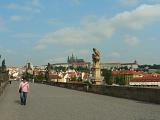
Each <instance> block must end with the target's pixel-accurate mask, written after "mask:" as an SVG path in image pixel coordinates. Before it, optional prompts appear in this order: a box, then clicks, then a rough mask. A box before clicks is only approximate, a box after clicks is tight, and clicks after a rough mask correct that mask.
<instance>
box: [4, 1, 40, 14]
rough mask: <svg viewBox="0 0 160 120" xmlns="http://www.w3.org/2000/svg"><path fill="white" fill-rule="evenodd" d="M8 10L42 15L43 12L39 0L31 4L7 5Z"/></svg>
mask: <svg viewBox="0 0 160 120" xmlns="http://www.w3.org/2000/svg"><path fill="white" fill-rule="evenodd" d="M7 8H8V9H11V10H20V11H24V12H32V13H40V12H41V7H40V3H39V0H31V2H30V3H28V4H15V3H10V4H8V5H7Z"/></svg>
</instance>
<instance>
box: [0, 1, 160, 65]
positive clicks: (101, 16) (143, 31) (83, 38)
mask: <svg viewBox="0 0 160 120" xmlns="http://www.w3.org/2000/svg"><path fill="white" fill-rule="evenodd" d="M159 46H160V0H0V54H1V55H2V58H1V61H2V59H3V58H5V59H6V64H7V65H24V64H26V62H28V61H31V62H32V64H33V65H43V64H47V63H48V62H50V63H59V62H66V61H67V56H69V55H71V54H72V53H73V54H74V55H76V56H77V57H78V58H83V59H84V60H85V61H89V62H92V58H91V54H92V48H93V47H95V48H97V49H98V50H99V51H100V52H101V62H133V61H134V60H137V61H138V63H139V64H160V53H159V51H160V50H159V48H160V47H159Z"/></svg>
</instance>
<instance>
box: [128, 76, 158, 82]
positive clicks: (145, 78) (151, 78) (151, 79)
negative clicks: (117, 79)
mask: <svg viewBox="0 0 160 120" xmlns="http://www.w3.org/2000/svg"><path fill="white" fill-rule="evenodd" d="M130 82H160V74H145V75H144V76H143V77H139V78H133V79H132V80H130Z"/></svg>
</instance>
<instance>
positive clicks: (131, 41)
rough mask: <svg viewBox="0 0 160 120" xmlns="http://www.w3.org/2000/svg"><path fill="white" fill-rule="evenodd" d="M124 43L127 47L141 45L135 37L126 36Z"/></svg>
mask: <svg viewBox="0 0 160 120" xmlns="http://www.w3.org/2000/svg"><path fill="white" fill-rule="evenodd" d="M124 42H125V43H126V44H127V45H131V46H134V45H137V44H138V43H139V39H138V38H137V37H135V36H126V37H125V40H124Z"/></svg>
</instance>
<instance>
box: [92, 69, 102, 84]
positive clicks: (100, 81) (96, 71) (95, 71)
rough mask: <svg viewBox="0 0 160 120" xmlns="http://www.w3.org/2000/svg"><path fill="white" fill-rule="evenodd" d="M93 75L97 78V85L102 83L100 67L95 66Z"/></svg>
mask: <svg viewBox="0 0 160 120" xmlns="http://www.w3.org/2000/svg"><path fill="white" fill-rule="evenodd" d="M93 77H94V79H95V84H96V85H102V79H101V71H100V68H99V67H98V68H97V67H96V68H95V67H94V68H93Z"/></svg>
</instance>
